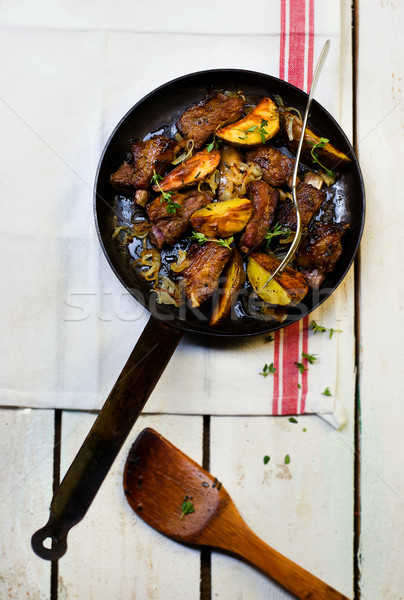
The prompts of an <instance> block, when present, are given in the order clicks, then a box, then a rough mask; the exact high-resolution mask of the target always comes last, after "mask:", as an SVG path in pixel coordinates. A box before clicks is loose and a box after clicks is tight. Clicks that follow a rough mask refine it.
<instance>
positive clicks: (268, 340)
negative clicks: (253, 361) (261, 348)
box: [264, 334, 275, 344]
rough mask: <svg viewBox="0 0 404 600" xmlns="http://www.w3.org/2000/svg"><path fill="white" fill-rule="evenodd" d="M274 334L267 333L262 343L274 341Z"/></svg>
mask: <svg viewBox="0 0 404 600" xmlns="http://www.w3.org/2000/svg"><path fill="white" fill-rule="evenodd" d="M274 339H275V338H274V336H273V335H271V334H269V335H267V336H266V338H265V340H264V344H269V342H273V341H274Z"/></svg>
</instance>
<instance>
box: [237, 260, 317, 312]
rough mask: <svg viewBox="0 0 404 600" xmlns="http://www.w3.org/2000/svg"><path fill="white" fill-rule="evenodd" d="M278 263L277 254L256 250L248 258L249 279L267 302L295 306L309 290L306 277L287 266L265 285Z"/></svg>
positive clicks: (257, 292)
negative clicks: (272, 254)
mask: <svg viewBox="0 0 404 600" xmlns="http://www.w3.org/2000/svg"><path fill="white" fill-rule="evenodd" d="M278 265H279V260H278V259H277V258H276V257H275V256H271V255H269V254H265V253H264V252H255V253H253V254H251V256H250V258H249V259H248V263H247V277H248V280H249V282H250V283H251V285H252V287H253V289H254V291H255V292H256V294H258V296H259V297H260V298H262V300H265V302H268V303H269V304H277V305H280V306H294V305H295V304H298V303H299V302H300V301H301V300H302V299H303V298H304V296H305V295H306V294H307V292H308V290H309V286H308V285H307V281H306V278H305V277H304V275H302V274H301V273H299V272H298V271H295V270H294V269H292V268H290V267H286V268H285V269H284V271H282V273H280V274H278V275H276V276H275V277H274V279H272V281H270V282H269V284H268V285H267V286H266V287H264V286H265V283H266V282H267V281H268V279H269V278H270V277H271V275H272V273H273V272H274V271H275V269H276V267H277V266H278Z"/></svg>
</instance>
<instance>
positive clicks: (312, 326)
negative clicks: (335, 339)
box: [311, 321, 343, 339]
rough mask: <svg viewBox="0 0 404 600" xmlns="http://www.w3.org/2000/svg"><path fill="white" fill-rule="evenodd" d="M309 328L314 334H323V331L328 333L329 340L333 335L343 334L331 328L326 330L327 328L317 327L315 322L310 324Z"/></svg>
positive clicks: (340, 330)
mask: <svg viewBox="0 0 404 600" xmlns="http://www.w3.org/2000/svg"><path fill="white" fill-rule="evenodd" d="M311 328H312V330H313V331H314V333H318V332H319V333H324V332H325V331H328V332H329V336H328V337H329V338H330V339H331V338H332V336H333V335H334V333H343V331H342V329H334V328H333V327H331V328H330V329H327V327H323V325H318V324H317V323H316V322H315V321H312V322H311Z"/></svg>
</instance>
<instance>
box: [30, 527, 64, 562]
mask: <svg viewBox="0 0 404 600" xmlns="http://www.w3.org/2000/svg"><path fill="white" fill-rule="evenodd" d="M66 538H67V532H61V531H59V532H55V531H54V529H53V528H52V526H51V525H50V524H49V523H47V524H46V525H45V527H42V529H38V531H36V532H35V533H34V535H33V536H32V538H31V546H32V549H33V551H34V552H35V554H37V555H38V556H39V557H40V558H44V559H45V560H58V559H59V558H61V557H62V556H63V555H64V553H65V552H66V550H67V541H66Z"/></svg>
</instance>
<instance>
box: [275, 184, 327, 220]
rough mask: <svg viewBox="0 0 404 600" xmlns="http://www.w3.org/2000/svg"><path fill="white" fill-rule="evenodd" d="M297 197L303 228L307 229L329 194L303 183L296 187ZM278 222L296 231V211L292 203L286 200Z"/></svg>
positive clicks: (279, 213)
mask: <svg viewBox="0 0 404 600" xmlns="http://www.w3.org/2000/svg"><path fill="white" fill-rule="evenodd" d="M296 197H297V205H298V207H299V212H300V217H301V221H302V227H307V226H308V224H309V223H310V221H311V219H312V217H313V216H314V214H315V213H316V212H317V211H318V209H319V208H320V206H321V205H322V203H323V202H324V200H325V199H326V197H327V194H326V193H325V192H323V191H321V190H319V189H317V188H315V187H313V186H312V185H310V184H308V183H305V182H304V181H302V182H300V183H299V185H298V186H297V187H296ZM277 220H278V222H279V224H280V225H283V226H284V227H288V228H289V229H291V230H292V231H296V211H295V207H294V205H293V203H292V201H289V200H286V201H285V202H284V203H283V205H282V206H281V208H280V210H279V212H278V217H277Z"/></svg>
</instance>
